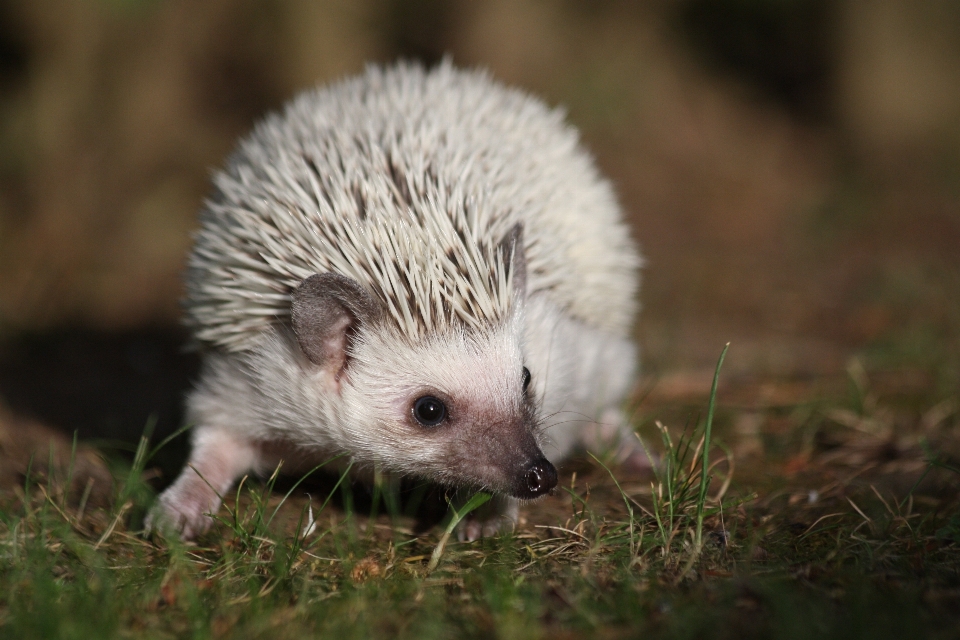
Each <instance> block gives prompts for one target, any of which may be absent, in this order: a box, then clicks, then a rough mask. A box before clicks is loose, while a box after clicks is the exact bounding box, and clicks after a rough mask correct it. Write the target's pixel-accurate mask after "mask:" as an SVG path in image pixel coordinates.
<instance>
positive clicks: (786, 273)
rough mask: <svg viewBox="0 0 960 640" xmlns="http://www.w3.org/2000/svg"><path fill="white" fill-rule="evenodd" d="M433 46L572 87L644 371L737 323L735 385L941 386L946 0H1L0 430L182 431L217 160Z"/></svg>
mask: <svg viewBox="0 0 960 640" xmlns="http://www.w3.org/2000/svg"><path fill="white" fill-rule="evenodd" d="M448 54H449V55H451V56H452V58H453V60H454V62H456V63H457V64H460V65H466V66H482V67H486V68H488V69H490V70H491V71H492V72H493V73H494V75H495V76H497V77H498V78H500V79H501V80H503V81H505V82H507V83H510V84H513V85H519V86H521V87H524V88H526V89H528V90H530V91H531V92H534V93H536V94H538V95H540V96H542V97H543V98H544V99H545V100H546V101H547V102H548V103H550V104H551V105H562V106H563V107H564V108H565V109H566V110H567V112H568V113H569V119H570V120H571V121H572V122H573V123H574V124H575V125H576V126H578V127H579V128H580V130H581V131H582V135H583V140H584V143H585V144H586V146H587V147H588V148H589V149H590V150H591V151H592V152H593V153H594V154H595V156H596V158H597V161H598V163H599V165H600V166H601V167H602V169H603V170H604V171H605V172H606V174H607V175H609V176H610V177H611V179H612V180H613V182H614V183H615V185H616V188H617V191H618V193H619V195H620V198H621V200H622V203H623V206H624V208H625V210H626V211H627V216H628V218H629V221H630V224H631V226H632V229H633V233H634V234H635V237H636V239H637V241H638V242H639V243H640V245H641V247H642V250H643V252H644V254H645V256H646V258H647V267H646V269H645V272H644V284H643V288H642V294H641V297H642V303H643V311H642V317H641V319H640V321H639V323H638V325H637V328H636V335H637V338H638V340H639V341H640V343H641V345H642V350H643V368H644V373H645V379H647V380H659V381H661V388H662V389H670V388H671V386H670V385H671V384H672V385H673V388H677V389H680V391H678V392H677V393H682V389H684V388H696V389H701V388H702V387H703V385H704V384H706V383H708V382H709V376H710V374H711V373H712V367H713V365H714V362H715V360H716V357H717V355H718V354H719V352H720V349H721V348H722V346H723V344H724V343H725V342H727V341H732V343H733V346H732V347H731V351H730V355H729V357H728V359H727V364H726V365H725V366H726V369H725V371H726V372H727V375H728V376H730V377H731V379H740V380H761V381H763V380H777V381H783V380H787V381H790V380H799V381H804V380H806V381H810V380H820V379H829V378H832V377H836V376H843V375H846V374H845V372H847V371H849V370H851V367H852V366H853V365H856V366H855V367H854V369H855V370H856V371H861V370H862V371H869V372H877V375H880V374H883V373H884V372H887V373H890V375H894V377H895V380H896V381H897V382H896V384H898V385H907V386H910V385H913V386H914V387H920V388H925V389H927V390H928V391H929V394H932V396H933V397H935V398H937V397H939V398H948V397H952V396H953V395H955V393H956V388H957V382H958V378H960V375H958V374H960V269H958V267H960V251H958V248H960V4H958V3H956V2H955V1H954V0H927V1H925V2H922V3H919V2H914V1H912V0H871V1H870V2H867V1H866V0H834V1H829V0H647V1H645V2H626V1H616V0H592V1H590V2H587V1H586V0H583V1H576V0H487V1H484V2H469V1H467V0H448V1H443V0H329V1H324V2H317V1H315V0H263V1H255V0H208V1H207V2H202V3H198V2H186V1H166V0H71V1H67V0H3V1H2V2H0V403H5V404H6V406H7V407H8V408H7V409H4V410H3V411H5V412H7V413H6V416H7V417H6V418H5V419H6V421H7V423H8V424H11V425H13V424H27V423H25V422H23V421H25V420H29V419H36V420H39V421H41V422H42V423H43V424H46V425H49V426H51V427H55V428H57V429H61V430H63V431H65V432H68V433H69V432H73V431H74V430H78V431H79V433H80V435H81V436H82V437H97V438H107V439H125V440H130V439H131V438H136V437H137V436H138V435H139V434H140V432H141V431H142V429H143V427H144V425H145V424H146V423H147V422H148V419H152V420H155V421H156V423H157V429H158V430H159V431H160V432H164V433H169V432H170V431H172V430H173V429H175V428H176V427H177V426H178V425H179V421H180V415H181V414H180V404H181V402H182V396H183V393H184V392H185V390H186V389H187V388H188V385H189V381H190V379H191V377H192V376H193V375H194V374H195V371H196V366H197V362H196V358H195V356H193V355H190V354H187V353H184V352H183V351H182V346H183V344H184V342H185V340H186V336H185V334H184V333H183V332H182V331H181V330H180V329H179V327H178V324H177V323H178V316H179V310H178V299H179V296H180V294H181V284H180V272H181V269H182V267H183V264H184V257H185V254H186V252H187V251H188V249H189V246H190V232H191V230H192V229H193V228H194V227H195V215H196V212H197V210H198V208H199V206H200V204H201V201H202V199H203V197H204V195H205V193H206V192H207V190H208V179H209V176H210V174H211V171H213V170H214V169H215V168H216V167H218V166H220V164H221V162H222V159H223V158H224V156H225V155H226V154H228V153H229V152H230V150H231V148H232V146H233V144H234V141H235V140H236V138H237V137H238V136H239V135H242V134H243V133H245V132H246V131H248V130H249V129H250V127H251V126H252V125H253V123H254V122H255V121H256V119H258V118H259V117H260V116H261V115H263V114H264V113H265V112H267V111H270V110H273V109H277V108H279V107H280V106H281V105H282V104H283V103H284V102H285V101H286V100H287V99H289V98H290V97H291V96H293V95H294V94H295V93H296V92H298V91H299V90H301V89H305V88H308V87H311V86H313V85H315V84H317V83H322V82H326V81H329V80H332V79H336V78H341V77H343V76H345V75H348V74H354V73H356V72H358V71H360V70H361V69H362V68H363V67H364V65H365V64H367V63H369V62H389V61H392V60H395V59H397V58H408V59H410V58H413V59H419V60H422V61H424V62H425V63H427V64H433V63H436V62H437V61H438V60H440V59H441V58H442V57H443V56H444V55H448ZM851 363H853V364H851ZM685 385H686V386H685ZM929 394H928V397H929ZM150 416H153V418H150ZM3 420H4V418H3V417H0V423H2V422H3ZM29 424H34V423H29ZM28 431H29V432H31V433H35V432H37V429H36V428H31V429H25V430H24V429H21V430H20V432H19V433H24V432H28ZM0 432H2V429H0ZM0 436H2V433H0ZM21 437H22V436H20V435H17V436H16V437H14V438H13V440H16V439H17V438H21ZM7 439H8V445H7V446H8V448H9V447H10V446H12V445H10V444H9V443H10V441H11V436H10V430H9V429H8V435H7ZM2 443H3V441H2V437H0V445H2ZM0 448H2V446H0ZM0 464H2V462H0Z"/></svg>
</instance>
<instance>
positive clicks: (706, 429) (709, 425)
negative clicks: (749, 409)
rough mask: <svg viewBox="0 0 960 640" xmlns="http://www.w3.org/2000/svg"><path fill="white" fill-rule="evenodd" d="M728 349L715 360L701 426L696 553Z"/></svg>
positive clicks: (701, 539)
mask: <svg viewBox="0 0 960 640" xmlns="http://www.w3.org/2000/svg"><path fill="white" fill-rule="evenodd" d="M729 348H730V343H729V342H728V343H727V344H726V345H724V347H723V351H721V352H720V359H719V360H717V368H716V370H715V371H714V372H713V385H712V386H711V387H710V402H709V404H708V405H707V421H706V423H705V424H704V426H703V453H702V455H703V471H702V472H701V474H700V494H699V496H698V497H697V529H696V537H695V544H696V549H697V553H700V551H701V549H703V505H704V503H706V501H707V485H708V484H710V475H709V472H710V440H711V436H712V435H713V412H714V409H715V408H716V405H717V384H718V382H719V381H720V367H722V366H723V359H724V358H726V357H727V349H729Z"/></svg>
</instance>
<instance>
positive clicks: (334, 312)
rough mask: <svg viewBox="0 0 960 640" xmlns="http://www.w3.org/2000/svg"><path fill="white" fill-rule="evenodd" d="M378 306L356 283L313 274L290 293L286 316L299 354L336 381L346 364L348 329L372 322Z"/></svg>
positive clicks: (335, 277) (335, 276) (334, 274)
mask: <svg viewBox="0 0 960 640" xmlns="http://www.w3.org/2000/svg"><path fill="white" fill-rule="evenodd" d="M379 311H380V308H379V307H378V306H377V304H376V302H375V301H374V300H373V298H372V297H371V296H370V294H369V293H367V291H366V290H365V289H364V288H363V287H362V286H360V283H359V282H357V281H356V280H353V279H352V278H348V277H346V276H342V275H340V274H338V273H315V274H313V275H312V276H310V277H309V278H306V279H304V280H303V281H302V282H301V283H300V285H299V286H298V287H297V288H296V290H295V291H294V292H293V301H292V304H291V306H290V317H291V321H292V324H293V333H294V334H295V335H296V336H297V342H299V343H300V348H301V349H302V350H303V353H304V354H305V355H306V356H307V358H309V359H310V362H312V363H314V364H315V365H318V366H320V367H322V368H323V369H325V370H326V371H327V373H328V374H329V375H330V376H331V377H332V380H333V381H334V382H336V381H337V380H338V379H339V377H340V373H341V371H342V370H343V368H344V366H346V363H347V346H348V332H349V331H350V330H351V329H355V328H356V327H357V326H358V325H360V324H364V323H370V322H374V321H375V320H376V319H377V317H378V316H379Z"/></svg>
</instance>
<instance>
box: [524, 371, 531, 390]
mask: <svg viewBox="0 0 960 640" xmlns="http://www.w3.org/2000/svg"><path fill="white" fill-rule="evenodd" d="M529 386H530V369H527V368H526V367H524V368H523V390H524V391H526V390H527V387H529Z"/></svg>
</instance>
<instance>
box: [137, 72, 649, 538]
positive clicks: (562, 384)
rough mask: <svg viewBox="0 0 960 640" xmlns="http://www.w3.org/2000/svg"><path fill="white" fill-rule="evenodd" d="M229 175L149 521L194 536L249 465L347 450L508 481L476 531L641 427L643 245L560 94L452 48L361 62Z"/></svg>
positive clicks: (410, 466)
mask: <svg viewBox="0 0 960 640" xmlns="http://www.w3.org/2000/svg"><path fill="white" fill-rule="evenodd" d="M214 184H215V191H214V194H213V196H212V197H211V198H210V200H209V201H208V202H207V203H206V206H205V209H204V211H203V213H202V215H201V219H200V221H201V228H200V231H199V232H198V233H197V236H196V245H195V247H194V249H193V253H192V255H191V257H190V262H189V272H188V274H187V295H186V302H185V307H186V314H187V322H188V324H189V325H190V326H191V327H192V329H193V331H194V333H195V336H196V338H197V340H198V341H199V343H200V344H201V345H202V346H203V347H204V366H203V372H202V378H201V380H200V382H199V384H198V386H197V388H196V390H194V391H193V392H192V394H191V395H190V397H189V399H188V419H189V420H190V422H191V423H192V424H193V425H194V430H193V449H192V453H191V455H190V460H189V463H188V465H187V467H186V469H185V470H184V471H183V472H182V474H181V475H180V477H179V478H178V479H177V481H176V482H175V483H174V484H173V485H172V486H171V487H170V488H169V489H167V490H166V492H164V493H163V495H161V496H160V499H159V504H158V505H157V507H156V508H155V510H154V512H153V514H152V516H151V519H150V522H148V526H150V525H160V526H163V527H166V528H168V529H174V530H176V531H179V532H180V533H181V535H182V536H183V537H185V538H190V537H193V536H195V535H197V534H198V533H200V532H202V531H204V530H205V529H206V528H207V527H208V526H209V525H210V523H211V519H210V517H209V516H208V515H207V514H209V513H211V512H215V511H216V510H217V508H218V507H219V504H220V496H221V495H223V493H224V492H226V491H227V490H228V489H229V488H230V485H231V484H232V483H233V482H234V481H235V480H236V479H237V478H238V477H240V476H241V475H243V474H244V473H247V472H249V471H251V470H253V471H257V472H261V473H263V472H266V471H269V470H271V469H273V468H275V466H276V465H277V464H278V463H279V462H280V461H283V462H284V469H285V470H290V468H291V464H293V467H294V468H303V466H304V465H310V466H312V465H313V464H316V462H317V461H323V460H325V459H328V458H330V457H332V456H335V455H337V454H347V455H348V456H349V458H350V459H351V460H353V461H354V463H355V464H356V465H357V467H359V468H366V469H372V468H374V467H376V468H378V469H380V470H383V471H385V472H388V473H393V474H412V475H415V476H418V477H421V478H426V479H430V480H433V481H436V482H438V483H441V484H443V485H446V486H454V487H464V488H475V489H486V490H490V491H493V492H495V493H496V494H497V495H498V496H500V497H499V499H498V500H495V501H494V503H493V504H494V507H493V508H492V509H489V510H488V511H487V512H486V515H485V516H483V517H482V518H481V519H478V520H474V521H472V522H471V523H470V524H468V525H467V526H466V528H464V529H462V530H461V532H460V534H461V537H462V538H464V537H465V538H469V539H473V538H476V537H478V536H480V535H488V534H490V533H492V532H494V531H496V530H497V529H498V528H499V527H501V526H502V525H503V524H504V523H505V522H507V523H509V522H511V521H515V519H516V513H517V509H516V504H517V503H516V500H517V499H530V498H535V497H537V496H540V495H543V494H544V493H547V492H548V491H550V490H551V489H553V487H555V486H556V484H557V472H556V470H555V468H554V466H553V465H552V464H551V462H549V461H548V459H549V460H553V461H558V460H560V459H562V458H564V457H565V456H567V455H569V454H570V452H571V451H573V450H575V449H576V448H578V447H579V446H584V445H586V446H596V445H597V437H596V434H597V433H598V429H596V428H595V427H596V426H597V425H598V424H601V421H603V422H604V423H611V422H615V423H616V424H617V425H618V429H620V431H615V433H616V434H617V435H618V436H619V434H620V433H621V432H623V433H626V431H625V430H626V427H625V426H619V425H626V422H625V421H624V420H622V419H621V418H620V413H619V406H620V404H621V403H622V402H623V400H624V397H625V395H626V393H627V391H628V387H629V385H630V382H631V379H632V377H633V374H634V369H635V365H636V355H635V347H634V345H633V344H632V343H631V341H630V340H629V338H628V334H629V331H630V328H631V324H632V322H633V319H634V314H635V310H636V302H635V299H636V294H637V287H638V269H639V266H640V258H639V256H638V253H637V251H636V249H635V247H634V244H633V243H632V242H631V240H630V237H629V233H628V231H627V228H626V227H625V225H624V224H623V222H622V220H621V215H620V209H619V206H618V204H617V201H616V198H615V196H614V193H613V191H612V189H611V187H610V185H609V184H608V183H607V182H606V181H605V180H604V179H603V178H602V177H601V176H600V175H599V173H598V171H597V169H596V167H595V165H594V163H593V161H592V159H591V157H590V156H589V155H588V154H587V152H586V151H585V150H584V149H583V148H582V147H581V146H580V144H579V142H578V136H577V133H576V131H575V130H574V129H572V128H571V127H569V126H568V125H566V124H565V123H564V119H563V115H562V113H560V112H559V111H556V110H551V109H549V108H547V107H546V106H545V105H544V104H543V103H541V102H540V101H538V100H536V99H534V98H532V97H530V96H528V95H526V94H524V93H522V92H520V91H517V90H513V89H508V88H505V87H503V86H501V85H499V84H497V83H496V82H494V81H493V80H491V79H490V77H489V76H488V75H487V74H485V73H482V72H470V71H460V70H457V69H455V68H454V67H453V66H452V65H451V64H449V63H443V64H441V65H440V66H439V67H437V68H435V69H433V70H429V71H428V70H424V69H423V68H421V67H419V66H416V65H411V64H400V65H397V66H394V67H390V68H387V69H381V68H375V67H374V68H369V69H368V70H367V71H366V72H365V73H364V74H363V75H361V76H359V77H356V78H353V79H349V80H346V81H342V82H339V83H337V84H334V85H332V86H330V87H327V88H322V89H317V90H314V91H309V92H307V93H304V94H303V95H301V96H300V97H298V98H296V99H295V100H294V101H293V102H291V103H290V104H289V105H288V106H287V107H286V109H285V110H284V111H283V113H282V114H278V115H271V116H269V117H268V118H266V119H265V120H264V121H263V122H261V123H260V124H259V125H258V126H257V127H256V129H255V130H254V132H253V133H252V134H251V135H250V136H249V137H248V138H246V139H245V140H243V141H242V142H241V143H240V146H239V149H238V150H237V151H236V152H235V154H234V155H233V157H232V158H231V159H230V161H229V163H228V166H227V169H226V170H225V171H223V172H221V173H218V174H217V175H216V177H215V178H214ZM542 416H546V418H543V417H542ZM600 431H602V430H600ZM585 434H589V436H588V437H585ZM629 442H634V440H633V439H632V438H631V439H630V440H629ZM607 444H609V442H608V443H607ZM630 446H631V445H630V444H627V445H626V447H627V452H628V454H631V455H633V456H634V457H637V456H638V455H639V454H638V452H637V451H636V450H634V451H632V453H631V452H630V450H629V447H630Z"/></svg>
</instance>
